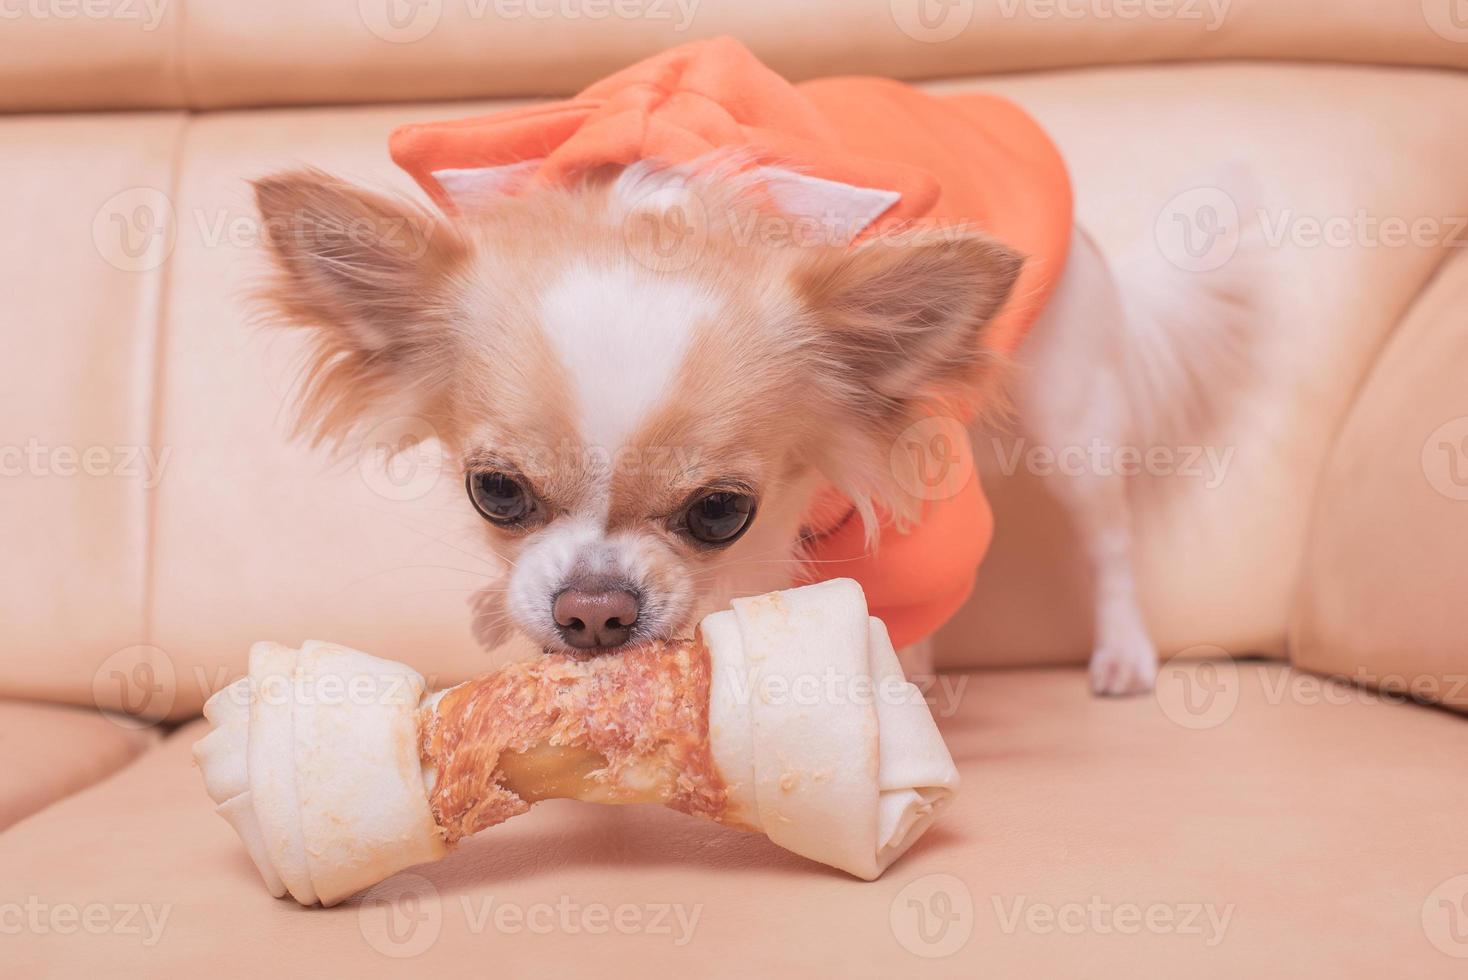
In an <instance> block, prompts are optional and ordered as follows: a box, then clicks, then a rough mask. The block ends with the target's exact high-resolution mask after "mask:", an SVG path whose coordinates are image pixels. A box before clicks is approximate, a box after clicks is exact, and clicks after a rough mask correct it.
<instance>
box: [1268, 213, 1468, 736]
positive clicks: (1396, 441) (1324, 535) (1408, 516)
mask: <svg viewBox="0 0 1468 980" xmlns="http://www.w3.org/2000/svg"><path fill="white" fill-rule="evenodd" d="M1461 239H1462V240H1461V241H1460V242H1459V243H1458V244H1459V246H1460V248H1459V249H1458V250H1456V251H1454V252H1453V253H1452V254H1451V255H1450V257H1449V258H1448V259H1447V260H1446V261H1445V263H1444V267H1443V269H1442V271H1441V272H1440V273H1439V275H1438V277H1437V279H1436V280H1435V281H1434V282H1433V284H1432V286H1431V287H1430V288H1429V289H1428V290H1427V292H1426V293H1425V294H1424V295H1423V297H1422V299H1421V300H1419V301H1418V303H1417V305H1416V306H1415V307H1414V308H1413V310H1412V312H1411V314H1410V315H1409V316H1408V317H1407V318H1406V320H1405V321H1404V322H1403V323H1402V325H1401V327H1399V328H1398V329H1397V331H1396V332H1395V333H1394V334H1393V335H1392V338H1391V341H1390V343H1389V344H1388V345H1387V347H1386V349H1385V350H1384V351H1383V352H1382V354H1381V357H1380V358H1379V359H1378V360H1377V362H1376V365H1375V367H1374V368H1373V370H1372V372H1371V376H1370V378H1368V379H1367V381H1366V384H1365V385H1364V386H1363V388H1362V390H1361V393H1360V395H1358V396H1357V398H1356V402H1355V405H1354V406H1353V407H1352V409H1351V414H1350V416H1349V417H1348V418H1347V420H1346V423H1345V425H1344V426H1343V427H1342V429H1341V432H1340V436H1339V438H1338V439H1337V440H1336V443H1335V446H1334V447H1333V449H1332V450H1331V455H1330V461H1329V463H1328V464H1327V466H1326V469H1325V471H1324V473H1323V474H1322V478H1321V492H1320V497H1319V500H1318V502H1317V504H1316V510H1315V520H1314V531H1313V534H1312V535H1311V539H1310V547H1309V550H1308V551H1307V552H1306V559H1305V565H1304V574H1303V576H1302V579H1301V588H1300V594H1299V605H1298V607H1297V610H1296V614H1295V619H1294V629H1293V633H1292V636H1291V644H1290V648H1291V656H1292V657H1293V658H1294V660H1295V662H1296V663H1298V664H1301V665H1302V666H1306V667H1309V668H1310V669H1312V670H1318V671H1322V672H1325V673H1331V674H1341V675H1344V676H1346V677H1349V678H1352V679H1354V680H1356V681H1359V682H1360V683H1363V684H1370V685H1373V686H1377V687H1381V688H1384V689H1387V690H1393V691H1397V692H1405V693H1407V694H1410V695H1412V696H1415V697H1419V698H1425V699H1427V700H1432V701H1438V702H1441V703H1443V704H1446V705H1450V706H1452V707H1455V708H1457V709H1459V710H1464V711H1468V651H1465V649H1464V644H1463V636H1464V627H1463V615H1464V611H1465V609H1468V594H1465V584H1468V377H1465V368H1468V330H1464V328H1463V311H1464V309H1465V308H1468V254H1464V252H1463V251H1462V250H1461V248H1462V246H1468V230H1464V231H1463V232H1461Z"/></svg>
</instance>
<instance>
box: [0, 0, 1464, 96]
mask: <svg viewBox="0 0 1468 980" xmlns="http://www.w3.org/2000/svg"><path fill="white" fill-rule="evenodd" d="M1455 3H1456V0H1421V2H1418V0H1403V2H1381V0H944V2H937V0H800V2H798V3H797V2H790V0H756V2H749V0H256V2H252V3H239V2H231V0H51V2H49V3H45V4H30V5H25V6H24V7H23V6H22V5H16V6H15V7H14V8H13V10H14V13H13V14H12V13H7V14H6V15H5V19H4V20H3V22H0V23H3V30H0V110H9V111H35V110H76V109H142V108H148V109H158V108H191V109H220V108H243V107H251V106H267V105H317V104H329V103H377V102H408V101H428V100H434V99H445V100H447V99H489V98H506V97H517V96H548V95H565V94H569V93H571V92H574V91H577V90H578V89H580V88H581V87H583V86H584V85H586V84H588V83H589V82H591V81H594V80H595V79H597V78H600V77H601V76H603V75H605V74H607V73H609V72H611V71H614V70H616V69H618V68H621V67H623V66H624V65H627V64H630V63H631V62H633V61H636V60H638V59H640V58H643V57H646V56H647V55H649V54H652V53H654V52H656V51H660V50H662V49H664V48H667V47H671V46H672V45H675V44H679V43H682V42H684V41H688V40H692V39H694V38H699V37H713V36H717V35H720V34H733V35H735V36H737V37H739V38H741V39H742V40H744V41H745V42H746V43H747V44H748V45H749V46H750V47H751V48H752V49H753V50H754V52H755V53H756V54H758V55H759V56H760V57H761V58H762V59H763V60H764V61H765V62H766V63H767V64H769V65H770V66H771V67H773V68H775V69H776V70H777V71H780V72H781V73H782V74H784V75H786V76H787V77H789V78H792V79H803V78H814V77H819V76H822V75H836V74H849V73H861V74H875V75H888V76H891V77H895V78H909V79H918V78H943V77H953V76H962V75H973V74H990V73H999V72H1015V71H1033V70H1036V69H1056V68H1073V67H1083V66H1091V65H1116V64H1138V63H1149V62H1176V61H1196V60H1213V59H1224V58H1228V59H1273V60H1286V61H1336V62H1350V63H1357V64H1387V65H1415V66H1435V67H1447V68H1465V67H1468V43H1465V41H1468V22H1465V21H1464V19H1463V18H1462V17H1461V16H1457V15H1456V12H1457V7H1456V6H1455ZM32 8H35V9H38V10H40V11H41V13H42V14H43V15H41V16H33V15H29V14H27V13H23V11H30V10H31V9H32ZM7 9H12V8H7Z"/></svg>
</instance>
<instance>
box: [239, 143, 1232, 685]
mask: <svg viewBox="0 0 1468 980" xmlns="http://www.w3.org/2000/svg"><path fill="white" fill-rule="evenodd" d="M255 189H256V198H257V203H258V207H259V209H260V212H261V215H262V218H263V219H264V223H265V227H266V229H267V230H268V231H269V232H270V234H269V235H268V241H269V243H270V251H271V254H272V257H273V260H274V265H275V269H276V276H275V278H274V280H273V284H272V286H271V288H270V291H269V294H268V298H269V301H270V304H271V306H272V307H273V309H274V310H275V312H276V313H277V314H278V315H279V316H280V317H281V318H282V319H284V320H286V321H288V322H290V323H293V324H297V325H301V326H306V327H309V328H310V329H311V330H312V336H313V338H314V341H315V345H314V352H313V355H312V360H311V363H310V368H309V373H308V378H307V385H306V388H305V391H304V396H303V423H304V424H305V425H306V426H307V427H308V429H309V431H310V432H311V433H313V434H314V435H315V436H316V437H317V438H319V439H325V440H330V441H339V440H344V439H346V438H347V437H348V436H349V434H350V433H351V432H352V431H353V430H354V429H355V428H356V427H358V426H361V425H370V424H373V423H375V422H377V421H380V420H381V419H384V418H389V417H397V416H403V415H412V416H415V417H418V418H421V419H424V420H426V421H427V422H428V423H429V424H430V425H431V426H432V428H433V431H435V432H436V433H437V434H438V437H439V440H440V441H441V443H442V445H443V447H444V449H445V451H446V452H447V453H449V454H451V455H452V456H453V457H454V458H455V459H456V460H457V461H458V462H459V464H460V465H461V466H462V467H463V468H464V470H465V472H466V474H472V473H483V472H493V473H501V474H506V475H507V476H506V478H507V479H512V480H513V481H514V482H515V483H516V484H517V485H522V486H523V488H524V489H525V491H526V492H527V494H529V495H531V496H533V498H534V502H535V507H536V509H535V512H534V513H533V515H532V516H530V517H527V518H526V519H525V520H523V521H520V522H518V523H514V524H512V525H510V526H497V525H496V524H494V523H491V522H490V521H488V520H481V521H478V522H477V528H476V529H475V530H474V531H473V532H472V539H471V540H469V541H465V542H460V544H461V545H462V546H464V547H471V548H474V549H476V550H478V549H482V552H483V554H484V555H485V557H486V559H487V560H489V561H491V562H493V563H495V566H496V567H497V568H499V569H500V570H501V571H500V572H499V573H498V574H497V575H495V576H493V577H492V578H491V580H489V581H486V582H485V583H484V588H483V590H482V592H480V593H479V597H478V599H477V601H476V617H475V622H476V629H477V630H478V635H479V637H480V639H481V641H482V642H483V643H485V644H486V645H493V644H495V643H497V642H499V641H501V640H503V639H505V638H506V637H507V635H508V633H510V632H519V633H521V634H524V635H525V636H527V637H529V638H530V639H531V640H532V641H534V642H535V643H536V644H538V645H540V646H541V647H543V648H546V649H565V648H566V645H567V635H568V634H567V633H566V632H565V629H564V627H563V626H562V625H561V624H559V623H558V614H557V613H556V612H555V611H553V607H555V605H556V603H557V599H558V596H560V595H562V594H563V593H565V592H567V590H569V589H577V588H581V587H583V586H584V587H587V588H616V589H624V590H626V591H627V592H629V593H630V594H632V595H634V596H635V597H636V600H637V606H636V611H635V614H634V617H633V618H634V619H635V623H633V624H632V626H631V629H630V632H629V635H628V636H627V637H626V640H625V642H637V641H639V640H643V639H649V638H657V637H665V636H671V635H677V634H680V633H685V632H687V631H688V630H689V629H691V627H692V625H693V624H694V623H696V622H697V620H698V618H700V617H701V616H702V615H704V614H705V613H707V612H710V611H712V610H714V609H718V608H722V607H723V606H724V605H726V604H727V602H728V600H729V599H730V598H733V597H735V596H738V595H746V594H756V593H760V592H765V591H768V590H771V589H777V588H783V587H787V586H789V585H790V584H792V582H793V580H794V578H795V576H796V573H797V571H798V569H799V567H800V559H801V555H802V541H803V535H804V534H805V533H806V528H805V527H804V523H803V522H804V520H805V518H806V515H807V513H808V511H809V508H810V503H811V501H812V498H813V495H814V494H815V493H816V492H817V491H818V489H819V488H820V487H821V486H822V485H824V484H828V483H829V484H834V485H835V486H836V487H837V488H839V489H840V490H841V491H843V492H844V493H845V494H846V495H847V496H849V497H850V499H852V500H853V501H855V502H856V503H857V506H858V509H859V513H860V515H861V518H862V519H863V520H864V521H865V522H866V523H867V526H868V529H869V531H871V530H874V529H875V527H876V524H877V521H878V515H879V514H885V515H891V516H893V517H894V518H895V519H897V520H899V521H901V520H908V519H911V518H912V517H913V516H914V515H915V514H916V513H917V509H918V506H919V502H918V501H916V500H913V499H911V498H910V497H909V496H908V495H907V494H905V493H904V491H903V490H902V487H903V486H904V485H908V486H911V485H913V484H912V483H911V482H910V481H908V479H907V478H908V477H909V474H906V473H903V472H899V471H898V470H897V469H894V467H900V466H901V465H903V464H902V463H901V462H900V460H901V459H902V458H903V455H902V454H895V455H894V454H893V453H892V452H891V451H890V447H891V446H892V445H893V441H894V440H895V439H896V438H897V436H898V434H899V433H901V432H902V431H903V429H905V428H906V427H907V426H909V425H910V424H911V423H913V422H914V421H916V420H917V419H919V418H921V417H922V414H923V412H924V411H925V409H927V408H928V407H929V406H930V405H931V404H933V403H934V401H935V400H937V401H941V402H945V403H954V402H958V403H976V402H978V401H986V400H987V401H992V400H993V398H994V397H995V394H996V393H995V392H994V391H993V390H989V391H986V390H985V389H986V387H987V388H990V389H992V387H993V385H994V382H995V381H996V380H997V379H999V378H1000V376H1001V373H1002V369H1003V364H1002V363H1001V361H1002V359H1000V358H998V357H997V356H995V355H994V354H992V353H991V352H990V351H989V350H988V348H987V346H986V343H985V336H986V329H987V326H988V324H989V322H990V321H991V319H992V318H993V316H994V315H995V313H996V312H997V311H998V310H999V309H1000V308H1001V307H1002V306H1003V304H1004V303H1005V301H1006V300H1007V298H1008V297H1009V294H1010V291H1011V287H1012V285H1013V283H1014V281H1015V278H1016V276H1017V275H1018V272H1019V270H1020V268H1021V263H1022V258H1021V257H1020V256H1018V255H1016V254H1015V253H1014V252H1013V251H1011V250H1010V249H1008V248H1007V247H1005V246H1004V245H1003V244H1001V243H999V242H995V241H993V240H990V239H988V238H985V237H983V236H981V235H977V234H953V233H951V231H950V232H949V233H945V234H937V235H927V236H924V235H916V236H913V237H904V238H897V239H894V238H879V239H877V240H876V241H874V242H873V243H872V244H869V245H864V246H862V247H858V248H851V247H849V246H848V245H847V243H846V242H844V241H838V240H830V241H825V240H820V241H814V242H812V241H809V240H806V239H801V240H799V241H796V240H794V239H792V238H787V239H785V240H779V239H780V236H766V235H761V234H754V235H750V234H749V233H748V229H749V227H750V225H749V223H748V222H749V221H750V220H754V221H758V220H762V219H760V218H759V217H758V215H759V214H760V212H759V211H758V201H757V196H758V195H757V192H755V191H753V190H752V189H751V188H750V187H749V186H748V185H746V184H745V183H744V182H743V181H741V179H739V178H738V177H736V176H734V174H733V173H732V171H729V170H720V169H719V168H714V169H713V170H712V171H710V172H708V173H706V174H705V175H703V176H693V175H690V174H687V173H679V172H675V171H670V170H659V169H658V168H656V167H652V166H646V165H639V166H637V167H633V168H628V169H627V170H625V171H621V172H611V173H601V174H593V175H589V176H588V177H587V179H586V180H585V181H584V182H583V183H581V184H580V185H578V186H575V187H570V188H538V189H527V190H525V191H524V192H523V193H520V194H516V195H513V196H502V197H499V198H498V199H496V200H493V201H488V202H485V203H484V205H483V206H482V207H477V208H474V209H472V210H471V211H469V212H468V213H465V214H463V215H462V216H460V217H457V218H453V219H448V218H444V217H441V216H439V215H437V214H435V213H431V212H429V211H427V210H425V209H422V208H420V207H417V206H415V205H413V204H410V203H407V202H405V201H403V200H400V199H397V198H394V197H390V196H385V195H380V194H376V193H373V192H370V191H367V190H363V189H360V188H357V187H354V186H352V185H350V184H348V183H345V182H343V181H340V180H338V179H335V178H332V177H330V176H327V175H325V174H322V173H320V172H316V171H310V170H301V171H294V172H288V173H283V174H280V175H277V176H273V177H270V178H267V179H264V180H261V181H258V182H257V183H256V185H255ZM650 191H651V193H650ZM664 192H666V193H664ZM669 208H672V209H673V210H674V211H676V212H677V213H678V214H679V217H680V221H683V222H684V224H686V220H685V219H687V218H688V216H689V214H693V215H694V216H695V218H696V220H695V222H694V227H693V231H694V234H693V236H692V240H691V241H682V242H678V241H675V242H673V244H672V247H671V248H670V247H669V240H668V239H667V235H668V233H669V225H668V223H667V221H665V220H664V219H665V218H666V216H667V214H668V211H669ZM682 230H683V231H684V232H686V231H687V230H688V229H687V227H683V228H682ZM796 237H799V236H796ZM1173 275H1174V276H1180V275H1181V274H1179V273H1173ZM1125 288H1126V287H1125V286H1123V285H1119V284H1118V282H1117V280H1116V279H1115V278H1114V277H1113V275H1112V274H1111V272H1110V270H1109V269H1108V267H1107V265H1106V262H1105V260H1104V258H1103V257H1102V256H1101V255H1100V253H1099V252H1098V251H1097V250H1096V249H1095V248H1094V246H1092V245H1091V244H1090V242H1089V241H1088V240H1087V239H1086V238H1085V237H1084V235H1081V234H1079V233H1078V234H1077V237H1076V244H1075V248H1074V249H1073V253H1072V258H1071V260H1070V263H1069V266H1068V267H1067V269H1066V271H1065V273H1064V278H1063V281H1062V283H1061V284H1060V287H1059V289H1058V291H1057V293H1056V296H1055V298H1054V301H1053V302H1052V303H1051V304H1050V306H1049V308H1048V310H1047V312H1046V314H1045V316H1044V318H1043V322H1041V323H1040V324H1038V325H1037V327H1036V328H1035V331H1034V336H1033V338H1032V340H1031V342H1030V344H1029V349H1028V351H1027V353H1026V355H1025V356H1026V360H1027V362H1028V363H1027V365H1026V366H1025V369H1024V370H1022V371H1021V372H1019V379H1020V380H1019V382H1018V384H1017V390H1016V392H1015V400H1016V402H1017V407H1018V409H1019V411H1020V413H1021V417H1022V418H1025V419H1027V420H1028V422H1029V424H1030V426H1031V428H1032V430H1033V431H1035V432H1037V433H1038V434H1039V438H1040V439H1041V440H1042V441H1046V442H1051V443H1053V444H1057V445H1064V444H1071V443H1083V442H1084V441H1085V440H1086V439H1087V438H1089V437H1091V436H1092V435H1096V434H1098V430H1099V434H1102V435H1105V436H1108V437H1110V438H1114V439H1115V441H1116V443H1117V444H1122V443H1124V442H1126V441H1128V440H1132V441H1140V440H1141V439H1143V438H1145V432H1144V430H1145V427H1146V425H1147V419H1146V418H1139V417H1137V416H1136V404H1137V403H1136V401H1135V399H1133V398H1131V397H1130V396H1129V394H1128V392H1127V391H1126V390H1124V389H1125V386H1126V385H1127V384H1128V383H1129V379H1133V378H1134V374H1129V373H1128V370H1127V368H1126V367H1125V364H1124V363H1123V358H1124V357H1126V356H1130V355H1127V354H1126V353H1125V351H1126V348H1127V346H1128V345H1130V344H1135V343H1138V342H1140V341H1145V342H1147V343H1156V344H1168V343H1173V342H1174V341H1173V339H1172V337H1173V335H1172V334H1169V333H1168V332H1167V331H1166V330H1157V329H1154V325H1153V323H1152V322H1151V321H1148V328H1147V330H1139V329H1137V328H1136V327H1134V324H1135V323H1136V322H1137V320H1136V317H1135V315H1134V314H1132V313H1130V312H1129V311H1128V310H1127V309H1126V306H1125V303H1124V302H1123V291H1124V289H1125ZM1204 310H1205V312H1204V314H1203V315H1204V316H1206V317H1212V318H1216V319H1218V320H1219V321H1220V324H1222V322H1223V321H1224V320H1226V319H1227V316H1228V313H1227V311H1226V310H1224V308H1223V307H1222V306H1220V305H1218V304H1214V305H1213V306H1209V305H1208V304H1206V303H1205V304H1204ZM1193 327H1194V331H1195V332H1208V333H1217V332H1219V331H1220V330H1221V329H1222V327H1221V326H1219V327H1215V326H1214V325H1212V324H1209V323H1198V322H1197V321H1196V318H1195V321H1194V323H1193ZM1148 331H1150V332H1148ZM1087 338H1090V339H1087ZM1116 351H1121V352H1122V353H1121V354H1116V353H1115V352H1116ZM1174 359H1175V360H1177V361H1178V362H1179V363H1182V364H1189V363H1191V362H1192V361H1194V360H1195V359H1196V358H1194V357H1192V356H1191V355H1188V354H1187V353H1183V354H1180V355H1178V356H1177V357H1175V358H1174ZM1185 382H1186V379H1185V378H1179V379H1177V380H1176V383H1175V384H1173V382H1172V381H1170V380H1164V384H1163V387H1167V386H1168V385H1172V386H1173V387H1175V388H1176V389H1177V390H1178V391H1182V390H1183V389H1184V388H1185ZM1179 397H1181V396H1179ZM495 485H496V486H503V485H504V484H503V483H497V484H495ZM723 491H729V492H733V493H736V494H741V495H747V496H748V499H752V500H753V501H754V502H755V505H756V510H755V516H754V518H753V521H752V523H751V524H750V526H749V528H748V531H747V533H744V534H743V536H742V537H738V539H737V540H735V541H733V542H732V543H731V544H729V545H727V546H723V547H711V546H709V545H707V544H703V543H700V542H698V541H696V540H694V539H693V538H691V537H690V535H689V531H688V528H687V527H686V526H685V525H686V524H687V523H688V522H687V520H685V515H686V514H687V512H688V510H689V508H690V506H691V505H694V502H695V501H699V500H701V499H703V497H704V495H706V494H708V493H710V492H723ZM1057 492H1058V493H1059V494H1060V495H1061V496H1062V497H1063V499H1064V500H1065V501H1066V502H1067V504H1068V506H1069V507H1070V508H1071V510H1072V512H1073V513H1074V515H1075V516H1076V519H1077V523H1078V525H1079V526H1080V528H1081V529H1082V532H1083V538H1084V540H1085V542H1086V547H1087V549H1088V553H1089V555H1090V558H1091V560H1092V562H1093V564H1094V566H1095V570H1096V572H1097V582H1098V586H1097V595H1096V620H1097V644H1096V649H1095V653H1094V656H1093V661H1092V677H1093V686H1094V688H1095V690H1097V691H1098V692H1103V693H1108V694H1121V693H1129V692H1135V691H1141V690H1145V689H1148V688H1149V687H1150V685H1151V683H1152V679H1153V676H1154V672H1155V651H1154V649H1153V647H1152V644H1151V642H1150V640H1149V639H1148V637H1147V632H1146V628H1145V625H1144V624H1143V622H1142V619H1141V616H1140V614H1139V612H1138V607H1137V603H1136V598H1135V595H1134V591H1135V589H1134V586H1133V584H1132V573H1131V566H1130V532H1129V511H1128V503H1127V498H1126V494H1125V488H1124V487H1121V486H1119V485H1118V484H1117V482H1116V480H1114V479H1113V480H1108V479H1106V478H1100V477H1098V478H1095V479H1087V480H1068V481H1066V482H1065V485H1064V486H1063V487H1058V488H1057ZM497 499H498V498H497ZM719 499H720V500H724V501H727V500H728V499H730V498H728V497H723V498H719ZM463 507H464V512H465V514H466V515H469V516H473V515H474V510H473V509H472V508H471V504H470V502H469V501H468V500H466V501H465V502H464V504H463ZM587 583H590V584H589V585H588V584H587ZM624 618H625V617H624ZM910 656H912V657H914V658H916V659H917V660H919V661H921V658H922V652H921V651H913V652H912V653H911V654H910ZM913 667H916V669H919V670H924V669H930V668H928V667H927V665H924V664H922V663H921V662H919V663H917V664H913V663H909V668H910V669H912V668H913Z"/></svg>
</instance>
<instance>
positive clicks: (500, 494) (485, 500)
mask: <svg viewBox="0 0 1468 980" xmlns="http://www.w3.org/2000/svg"><path fill="white" fill-rule="evenodd" d="M468 484H469V499H470V500H471V501H473V502H474V509H475V510H477V511H479V513H481V514H483V515H484V517H485V519H486V520H489V521H492V522H493V523H495V524H520V523H522V522H524V521H525V520H526V519H527V518H528V517H530V515H531V514H532V513H533V512H534V511H535V497H534V496H532V495H531V493H530V491H529V490H526V489H525V486H524V485H523V484H522V483H521V482H520V481H519V480H517V479H515V478H514V477H513V476H510V475H509V474H507V473H493V472H489V473H470V474H469V478H468Z"/></svg>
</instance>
